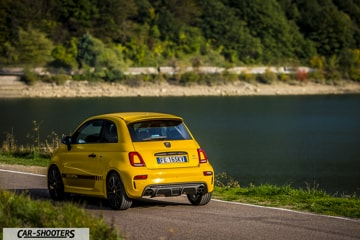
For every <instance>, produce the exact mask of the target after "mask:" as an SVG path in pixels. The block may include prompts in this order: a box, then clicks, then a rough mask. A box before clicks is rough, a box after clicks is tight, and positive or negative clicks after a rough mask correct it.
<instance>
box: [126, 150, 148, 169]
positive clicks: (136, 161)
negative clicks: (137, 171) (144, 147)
mask: <svg viewBox="0 0 360 240" xmlns="http://www.w3.org/2000/svg"><path fill="white" fill-rule="evenodd" d="M129 160H130V164H131V166H133V167H145V166H146V165H145V162H144V160H143V158H142V157H141V155H140V153H138V152H129Z"/></svg>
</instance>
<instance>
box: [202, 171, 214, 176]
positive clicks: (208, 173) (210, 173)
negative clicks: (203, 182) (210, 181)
mask: <svg viewBox="0 0 360 240" xmlns="http://www.w3.org/2000/svg"><path fill="white" fill-rule="evenodd" d="M203 174H204V176H212V175H213V172H212V171H204V172H203Z"/></svg>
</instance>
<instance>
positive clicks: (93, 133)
mask: <svg viewBox="0 0 360 240" xmlns="http://www.w3.org/2000/svg"><path fill="white" fill-rule="evenodd" d="M103 122H104V121H103V120H92V121H89V122H86V123H85V124H84V125H82V126H81V127H80V128H79V130H77V131H76V132H75V133H74V135H73V137H72V139H73V141H74V142H75V143H80V144H84V143H97V142H99V141H100V137H101V135H100V134H101V129H102V125H103Z"/></svg>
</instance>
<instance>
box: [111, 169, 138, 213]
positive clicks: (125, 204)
mask: <svg viewBox="0 0 360 240" xmlns="http://www.w3.org/2000/svg"><path fill="white" fill-rule="evenodd" d="M106 191H107V198H108V201H109V204H110V206H111V207H112V208H113V209H116V210H126V209H128V208H130V207H131V204H132V200H131V199H130V198H128V196H127V195H126V193H125V189H124V185H123V184H122V182H121V179H120V176H119V174H117V173H116V172H112V173H111V174H110V175H109V177H108V178H107V181H106Z"/></svg>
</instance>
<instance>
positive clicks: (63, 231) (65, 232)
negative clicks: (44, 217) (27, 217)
mask: <svg viewBox="0 0 360 240" xmlns="http://www.w3.org/2000/svg"><path fill="white" fill-rule="evenodd" d="M13 239H27V240H29V239H72V240H84V239H89V228H4V229H3V240H13Z"/></svg>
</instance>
